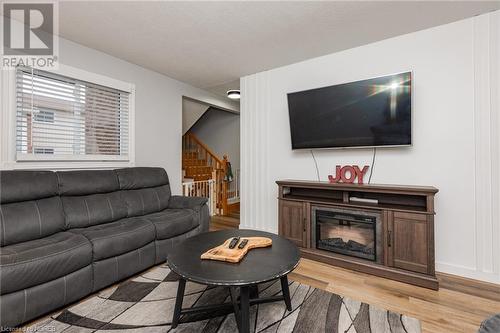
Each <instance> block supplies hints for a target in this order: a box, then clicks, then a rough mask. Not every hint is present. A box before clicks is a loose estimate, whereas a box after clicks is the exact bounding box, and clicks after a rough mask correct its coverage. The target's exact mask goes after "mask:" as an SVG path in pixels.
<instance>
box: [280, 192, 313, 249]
mask: <svg viewBox="0 0 500 333" xmlns="http://www.w3.org/2000/svg"><path fill="white" fill-rule="evenodd" d="M279 213H280V217H279V223H280V224H279V233H280V235H282V236H284V237H285V238H288V239H289V240H291V241H292V242H294V243H295V244H296V245H297V246H300V247H306V245H307V242H306V229H305V216H304V204H303V203H302V202H295V201H286V200H280V212H279Z"/></svg>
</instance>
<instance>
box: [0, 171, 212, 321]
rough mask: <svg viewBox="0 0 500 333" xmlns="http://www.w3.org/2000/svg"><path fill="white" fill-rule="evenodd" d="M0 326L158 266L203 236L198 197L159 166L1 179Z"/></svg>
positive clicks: (205, 215) (204, 219)
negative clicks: (178, 191) (174, 185)
mask: <svg viewBox="0 0 500 333" xmlns="http://www.w3.org/2000/svg"><path fill="white" fill-rule="evenodd" d="M0 202H1V205H0V295H1V296H0V326H2V328H4V329H5V328H7V327H15V326H18V325H20V324H22V323H25V322H27V321H29V320H31V319H34V318H36V317H38V316H40V315H43V314H46V313H48V312H50V311H52V310H55V309H57V308H60V307H61V306H64V305H66V304H69V303H72V302H74V301H76V300H78V299H80V298H82V297H84V296H86V295H88V294H90V293H92V292H94V291H97V290H99V289H101V288H103V287H106V286H109V285H110V284H113V283H115V282H117V281H120V280H122V279H124V278H126V277H129V276H131V275H132V274H135V273H137V272H140V271H142V270H144V269H146V268H148V267H151V266H153V265H155V264H159V263H161V262H164V261H165V259H166V256H167V253H168V252H169V250H170V249H171V248H173V247H174V246H175V245H176V244H177V243H178V242H180V241H181V240H183V239H185V238H187V237H190V236H192V235H195V234H198V233H200V232H205V231H208V222H209V212H208V206H207V205H206V202H207V199H205V198H188V197H180V196H172V195H171V192H170V185H169V180H168V176H167V173H166V172H165V170H163V169H161V168H126V169H117V170H89V171H65V172H51V171H1V172H0Z"/></svg>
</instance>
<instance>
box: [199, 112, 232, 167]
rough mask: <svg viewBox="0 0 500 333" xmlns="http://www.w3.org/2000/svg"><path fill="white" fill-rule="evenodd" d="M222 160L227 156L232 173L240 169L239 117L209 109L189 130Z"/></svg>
mask: <svg viewBox="0 0 500 333" xmlns="http://www.w3.org/2000/svg"><path fill="white" fill-rule="evenodd" d="M191 132H193V133H194V135H196V136H197V137H198V139H200V140H201V141H202V142H203V143H204V144H206V145H207V146H208V147H209V148H210V149H212V151H213V152H214V153H215V154H217V156H219V158H221V159H222V157H223V156H224V155H227V156H228V158H229V162H231V167H232V169H233V173H234V172H236V170H237V169H239V168H240V115H239V114H237V113H231V112H227V111H222V110H217V109H215V108H211V109H210V110H208V111H207V113H205V114H204V115H203V117H202V118H201V119H200V120H199V121H198V122H197V123H196V124H195V125H194V126H193V127H192V128H191Z"/></svg>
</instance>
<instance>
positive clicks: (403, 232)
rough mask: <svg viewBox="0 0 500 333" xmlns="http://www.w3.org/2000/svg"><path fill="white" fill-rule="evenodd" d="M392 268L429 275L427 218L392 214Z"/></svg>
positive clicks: (418, 215)
mask: <svg viewBox="0 0 500 333" xmlns="http://www.w3.org/2000/svg"><path fill="white" fill-rule="evenodd" d="M392 238H393V239H392V247H393V249H392V250H393V252H392V253H393V265H394V267H397V268H401V269H406V270H410V271H414V272H419V273H429V234H428V223H427V216H426V215H423V214H411V213H399V212H394V217H393V221H392Z"/></svg>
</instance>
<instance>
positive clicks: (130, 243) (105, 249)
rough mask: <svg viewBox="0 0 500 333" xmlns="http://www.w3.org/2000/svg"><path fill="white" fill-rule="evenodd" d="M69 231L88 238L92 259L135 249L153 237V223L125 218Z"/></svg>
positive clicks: (112, 255) (100, 258)
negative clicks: (91, 249) (91, 248)
mask: <svg viewBox="0 0 500 333" xmlns="http://www.w3.org/2000/svg"><path fill="white" fill-rule="evenodd" d="M70 232H74V233H78V234H82V235H84V236H85V237H87V239H88V240H90V242H91V243H92V247H93V256H94V261H97V260H102V259H106V258H111V257H115V256H118V255H121V254H123V253H127V252H129V251H132V250H136V249H138V248H140V247H142V246H144V245H146V244H148V243H150V242H152V241H153V240H154V239H155V230H154V227H153V225H152V224H151V223H150V222H149V221H146V220H144V219H141V218H127V219H122V220H119V221H116V222H111V223H106V224H100V225H95V226H92V227H88V228H83V229H72V230H70Z"/></svg>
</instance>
